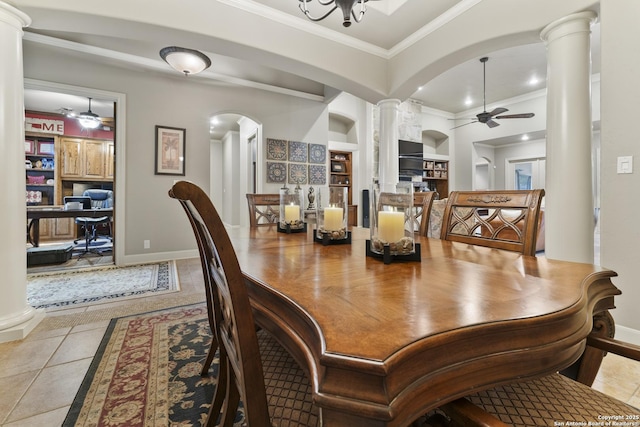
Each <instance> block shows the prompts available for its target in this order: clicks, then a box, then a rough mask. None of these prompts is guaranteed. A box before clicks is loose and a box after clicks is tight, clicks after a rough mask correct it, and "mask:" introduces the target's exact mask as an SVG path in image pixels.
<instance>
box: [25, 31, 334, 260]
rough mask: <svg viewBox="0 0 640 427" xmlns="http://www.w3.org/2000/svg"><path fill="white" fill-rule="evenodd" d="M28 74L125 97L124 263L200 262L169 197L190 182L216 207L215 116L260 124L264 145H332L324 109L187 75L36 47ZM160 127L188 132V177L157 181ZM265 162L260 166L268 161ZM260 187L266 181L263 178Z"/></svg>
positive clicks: (238, 205) (29, 54)
mask: <svg viewBox="0 0 640 427" xmlns="http://www.w3.org/2000/svg"><path fill="white" fill-rule="evenodd" d="M24 68H25V77H27V78H32V79H37V80H43V81H51V82H57V83H63V84H68V85H76V86H81V87H87V88H96V89H102V90H108V91H113V92H119V93H125V94H126V96H127V109H126V110H127V117H126V118H127V129H126V137H127V140H126V153H125V158H126V165H125V166H124V169H125V171H126V190H125V194H118V200H121V201H122V202H124V204H125V214H124V218H116V221H124V222H125V239H124V241H121V240H118V241H117V242H116V244H120V245H124V258H125V259H123V260H122V262H124V263H133V262H140V261H153V260H157V259H167V258H172V257H173V256H174V254H176V253H182V252H183V251H190V250H193V256H197V252H195V249H196V245H195V242H194V238H193V232H192V230H191V228H190V226H189V224H188V222H187V220H186V217H185V215H184V212H182V209H181V208H180V206H179V204H178V203H176V202H175V201H173V200H171V199H170V198H169V197H168V195H167V191H168V190H169V188H170V187H171V186H172V185H173V182H174V180H176V179H186V180H189V181H192V182H194V183H195V184H198V185H200V186H202V187H203V189H204V190H205V191H206V192H209V193H210V194H211V195H212V197H213V198H214V200H219V199H217V197H218V195H217V194H216V192H218V191H221V188H222V183H220V182H218V183H217V185H220V187H219V188H210V183H211V182H212V181H213V182H216V180H215V179H213V178H212V175H211V173H210V172H211V167H216V166H219V163H214V164H213V166H212V163H211V159H212V156H213V155H214V154H215V149H214V147H212V145H211V144H212V143H211V141H210V136H209V119H210V117H212V116H214V115H215V114H216V113H219V112H227V111H235V112H241V113H245V114H246V115H247V116H249V117H252V118H255V119H256V120H258V121H259V122H260V123H262V125H263V129H264V135H263V140H262V141H260V143H261V144H263V143H264V138H265V137H270V138H282V139H294V140H299V141H306V142H313V143H318V144H325V143H326V141H327V133H328V131H327V129H328V125H327V123H328V119H327V117H328V113H327V106H326V104H323V103H319V102H314V101H309V100H305V99H300V98H294V97H291V96H286V95H279V94H274V93H270V92H264V91H260V90H255V89H249V88H242V87H224V86H217V85H200V84H194V83H192V82H191V79H190V78H189V79H187V78H185V77H184V76H182V75H176V76H175V77H174V76H167V75H164V74H163V75H160V74H156V73H153V72H146V73H143V72H138V71H131V70H129V69H125V68H119V67H116V66H110V65H105V64H101V63H97V62H93V61H92V60H91V59H90V58H87V57H85V58H79V57H78V56H77V55H75V54H69V53H68V51H65V50H62V49H57V48H50V47H43V46H42V45H38V44H34V43H32V42H25V43H24ZM194 77H195V78H197V76H194ZM195 78H194V79H195ZM155 125H165V126H173V127H179V128H185V129H186V130H187V133H186V147H187V148H186V161H185V170H186V175H185V176H184V177H174V176H161V175H154V166H153V165H154V126H155ZM117 143H118V141H116V144H117ZM212 149H214V152H213V153H212ZM262 156H263V157H261V158H260V160H259V161H260V162H264V161H265V159H264V155H262ZM121 166H122V165H121ZM116 179H117V178H116ZM259 180H263V181H265V180H266V177H265V176H264V173H263V176H262V177H259ZM275 187H276V188H275V190H277V188H278V187H279V186H278V185H275ZM269 190H270V189H269V188H266V189H265V191H269ZM222 200H223V204H224V203H226V201H224V198H223V199H222ZM233 203H234V206H233V207H232V211H237V212H239V210H240V209H244V210H246V199H243V200H242V201H237V202H233ZM219 210H221V211H223V210H224V209H219ZM143 240H150V241H151V248H150V249H148V250H145V249H143Z"/></svg>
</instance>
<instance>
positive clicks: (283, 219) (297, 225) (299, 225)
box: [278, 188, 306, 233]
mask: <svg viewBox="0 0 640 427" xmlns="http://www.w3.org/2000/svg"><path fill="white" fill-rule="evenodd" d="M303 206H304V203H303V200H302V192H301V191H290V190H289V188H281V189H280V220H279V221H278V231H284V232H287V233H291V232H299V231H304V230H306V227H305V223H304V209H303Z"/></svg>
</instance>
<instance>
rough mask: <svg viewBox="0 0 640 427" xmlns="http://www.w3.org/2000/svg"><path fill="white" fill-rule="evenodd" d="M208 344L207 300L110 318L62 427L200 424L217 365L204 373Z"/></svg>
mask: <svg viewBox="0 0 640 427" xmlns="http://www.w3.org/2000/svg"><path fill="white" fill-rule="evenodd" d="M210 345H211V331H210V329H209V323H208V321H207V307H206V305H205V304H204V303H202V304H196V305H189V306H184V307H176V308H171V309H166V310H161V311H155V312H151V313H145V314H139V315H134V316H127V317H121V318H118V319H113V320H112V321H111V323H110V324H109V327H108V329H107V332H106V333H105V336H104V338H103V339H102V343H101V344H100V347H99V348H98V351H97V353H96V356H95V357H94V359H93V362H92V364H91V366H90V367H89V371H88V372H87V374H86V376H85V378H84V381H83V383H82V385H81V387H80V389H79V391H78V394H77V395H76V397H75V399H74V402H73V404H72V405H71V408H70V410H69V413H68V414H67V418H66V420H65V422H64V424H63V427H69V426H97V427H106V426H116V425H117V426H128V427H138V426H140V427H142V426H147V427H151V426H154V427H159V426H163V427H166V426H184V427H186V426H203V425H204V423H205V420H206V416H207V412H208V410H209V406H210V405H209V404H210V402H211V399H212V397H213V391H214V387H215V378H216V377H217V374H218V363H219V360H218V357H217V356H216V357H215V358H214V360H213V363H212V366H211V369H210V370H209V376H208V377H202V376H200V371H201V369H202V366H203V364H204V362H205V359H206V356H207V352H208V349H209V346H210ZM242 420H243V417H242V412H241V410H240V411H239V412H238V416H237V419H236V423H235V424H234V426H238V427H239V426H240V425H241V424H242Z"/></svg>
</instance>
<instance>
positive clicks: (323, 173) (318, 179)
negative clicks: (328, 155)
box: [309, 165, 327, 185]
mask: <svg viewBox="0 0 640 427" xmlns="http://www.w3.org/2000/svg"><path fill="white" fill-rule="evenodd" d="M326 183H327V167H326V166H324V165H322V166H321V165H309V185H325V184H326Z"/></svg>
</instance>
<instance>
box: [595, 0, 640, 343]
mask: <svg viewBox="0 0 640 427" xmlns="http://www.w3.org/2000/svg"><path fill="white" fill-rule="evenodd" d="M600 7H601V43H602V64H601V67H602V69H601V73H600V77H601V82H602V90H601V101H600V102H601V141H600V144H601V146H602V166H601V177H602V183H601V186H602V194H601V210H600V214H601V217H600V218H601V223H600V233H601V246H600V247H601V262H602V265H604V266H606V267H608V268H611V269H613V270H614V271H616V272H617V273H618V275H619V276H618V277H617V278H616V279H614V280H613V281H614V283H615V284H616V286H618V288H620V290H621V291H622V295H623V296H621V297H616V305H617V307H618V308H617V309H616V310H613V312H612V314H613V316H614V317H615V319H616V323H618V324H620V325H623V326H626V327H629V328H633V329H635V330H640V316H638V307H639V306H640V280H639V278H640V249H639V245H640V227H638V218H640V190H638V189H639V188H640V169H639V168H640V143H639V142H638V104H640V82H639V81H638V70H640V51H638V48H637V44H638V38H640V27H639V26H638V17H640V2H638V1H637V0H617V1H614V2H611V1H602V2H601V3H600ZM618 156H633V157H634V161H635V162H634V163H635V165H634V166H635V168H634V171H633V173H632V174H617V173H616V161H617V157H618ZM621 332H623V331H622V330H621V329H620V328H618V330H617V333H618V335H619V334H620V333H621Z"/></svg>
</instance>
